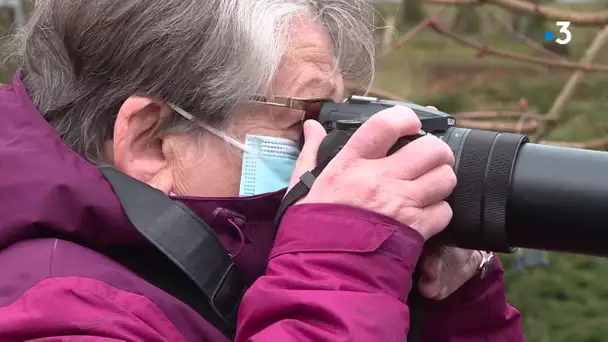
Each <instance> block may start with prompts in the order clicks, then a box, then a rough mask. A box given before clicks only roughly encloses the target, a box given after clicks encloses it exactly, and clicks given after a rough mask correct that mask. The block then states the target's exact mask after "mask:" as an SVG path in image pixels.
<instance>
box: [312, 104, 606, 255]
mask: <svg viewBox="0 0 608 342" xmlns="http://www.w3.org/2000/svg"><path fill="white" fill-rule="evenodd" d="M393 106H404V107H408V108H411V109H412V110H413V111H414V112H415V113H416V114H417V115H418V117H419V119H420V121H421V122H422V130H423V132H421V135H424V134H433V135H435V136H437V137H439V138H440V139H441V140H443V141H444V142H445V143H446V144H448V146H450V148H451V149H452V151H453V152H454V155H455V160H456V162H455V165H454V171H455V173H456V176H457V179H458V183H457V185H456V188H455V189H454V191H453V192H452V194H451V195H450V197H449V198H448V199H447V201H448V202H449V203H450V205H451V207H452V209H453V213H454V214H453V218H452V221H451V222H450V224H449V225H448V227H447V228H446V229H445V230H444V231H443V232H442V233H440V234H439V235H437V236H436V237H434V238H433V239H432V240H433V242H434V243H439V244H443V245H451V246H458V247H462V248H468V249H478V250H486V251H494V252H511V251H512V250H513V249H514V248H517V247H522V248H534V249H541V250H551V251H560V252H571V253H579V254H587V255H594V256H608V152H603V151H591V150H583V149H575V148H565V147H556V146H549V145H542V144H534V143H530V142H529V140H528V138H527V137H526V136H525V135H522V134H513V133H501V132H492V131H483V130H475V129H468V128H461V127H458V126H457V123H456V119H455V118H454V117H453V116H452V115H450V114H447V113H444V112H441V111H438V110H434V109H431V108H428V107H424V106H420V105H416V104H413V103H408V102H401V101H392V100H382V99H377V98H372V97H364V96H352V97H350V98H349V99H347V100H346V101H344V102H342V103H331V102H327V103H323V104H322V106H321V108H320V112H319V114H318V121H319V122H321V124H322V125H323V126H324V127H325V129H326V131H327V132H328V135H327V137H326V138H325V140H324V141H323V143H322V144H321V148H320V149H319V154H324V155H323V156H319V160H321V159H322V158H331V157H333V156H335V154H336V153H337V152H338V151H339V150H340V149H341V148H342V147H343V146H344V144H345V143H346V141H348V138H349V137H350V136H352V134H353V133H354V132H355V131H356V130H357V128H358V127H360V126H361V125H362V124H363V123H364V122H365V121H366V120H368V119H369V118H370V117H371V116H372V115H374V114H376V113H378V112H380V111H382V110H384V109H387V108H390V107H393ZM416 138H417V136H416V137H402V138H401V139H399V141H398V142H397V143H396V144H395V146H394V147H393V148H392V149H391V151H389V154H390V153H392V152H394V151H396V150H398V149H399V148H401V147H402V146H404V145H405V144H407V143H408V142H410V141H412V140H413V139H416ZM361 177H365V175H361Z"/></svg>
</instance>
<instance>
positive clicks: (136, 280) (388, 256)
mask: <svg viewBox="0 0 608 342" xmlns="http://www.w3.org/2000/svg"><path fill="white" fill-rule="evenodd" d="M0 194H1V197H0V270H2V275H1V276H0V340H1V341H25V340H29V341H31V340H35V341H83V340H91V339H90V338H88V337H94V338H93V339H92V340H95V341H220V342H221V341H227V339H226V338H225V337H224V336H223V335H221V334H220V333H219V332H218V331H217V330H216V329H215V328H214V327H213V326H212V325H211V324H209V323H208V322H206V321H205V320H204V319H203V318H201V317H200V316H199V315H198V314H197V313H196V312H195V311H194V310H192V309H191V308H190V307H188V306H187V305H185V304H184V303H182V302H180V301H178V300H177V299H175V298H174V297H172V296H171V295H169V294H167V293H165V292H163V291H162V290H160V289H158V288H156V287H154V286H152V285H151V284H150V283H148V282H146V281H145V280H144V279H142V278H140V277H138V276H136V275H135V274H134V273H132V272H130V271H129V270H128V269H126V268H124V267H122V266H121V265H120V264H118V263H116V262H115V261H113V260H111V259H109V258H107V257H105V256H104V255H101V254H99V253H97V252H94V251H93V250H92V249H89V248H87V247H84V245H88V246H90V247H92V248H93V247H106V248H117V249H118V248H128V249H129V250H130V251H132V253H134V255H135V254H138V255H142V256H145V255H146V253H149V252H150V248H151V247H150V246H149V245H148V244H146V243H145V241H144V240H143V239H142V238H141V237H140V236H139V235H138V233H137V232H136V231H135V229H134V228H132V227H131V225H130V223H129V221H128V219H127V218H126V216H125V215H124V213H123V211H122V209H121V207H120V204H119V202H118V200H117V198H116V197H115V195H114V193H113V192H112V189H111V187H110V185H109V183H107V182H106V180H105V179H104V178H103V177H102V175H101V174H100V172H99V171H98V170H97V168H96V167H95V166H93V165H92V164H90V163H88V162H87V161H86V160H85V159H83V158H82V157H81V156H80V155H78V154H76V153H74V152H73V151H72V150H71V149H70V148H69V147H68V146H66V145H65V144H64V143H63V142H62V141H61V139H60V138H59V137H58V136H57V134H56V133H55V132H54V131H53V129H52V127H51V126H49V124H48V123H47V122H46V121H45V120H44V118H43V117H42V116H41V115H40V113H39V112H38V111H37V110H36V108H35V107H34V106H33V105H32V103H31V100H30V98H29V96H28V94H27V91H26V90H25V88H24V86H23V84H22V82H21V74H17V75H16V76H15V79H14V82H13V85H12V86H3V85H0ZM281 196H282V193H280V192H278V193H274V194H269V195H262V196H257V197H253V198H248V199H243V200H240V201H234V200H226V199H221V198H217V199H213V198H211V199H208V200H204V201H201V200H197V199H192V198H180V199H179V200H180V201H182V202H184V203H185V204H186V205H188V206H189V207H191V208H192V209H193V210H194V211H195V212H196V213H197V214H198V215H200V216H201V217H202V218H203V219H204V220H205V221H206V222H207V223H209V224H210V225H211V226H212V227H213V229H214V230H216V231H217V233H218V235H219V236H220V239H221V241H222V243H223V244H224V245H225V246H226V248H227V249H228V250H230V251H235V249H236V248H238V245H239V238H238V237H235V236H234V234H233V233H234V231H233V230H231V228H230V227H231V226H230V225H229V224H228V223H227V222H226V219H225V218H224V217H222V216H221V215H217V213H218V212H222V211H217V210H215V209H217V208H223V209H226V210H229V211H231V212H233V213H236V214H238V215H240V216H241V217H242V218H243V220H242V222H239V226H240V227H241V228H242V230H243V233H244V235H245V239H246V241H247V243H246V244H245V247H244V249H243V251H242V253H240V254H239V256H238V257H237V258H236V259H235V261H236V263H237V265H238V267H239V268H240V269H241V270H242V271H243V273H244V274H245V276H246V278H247V280H248V281H249V282H250V283H252V285H251V287H250V289H249V290H248V291H247V293H246V295H245V297H244V298H243V302H242V304H241V307H240V312H239V322H238V328H237V337H236V341H281V342H283V341H364V342H369V341H399V342H402V341H405V336H406V332H407V330H408V322H409V314H408V307H407V305H406V297H407V295H408V293H409V291H410V289H411V287H412V283H411V280H410V279H411V277H412V269H413V268H414V265H415V264H416V261H417V259H418V257H419V254H420V251H421V249H422V245H423V240H422V238H421V237H420V236H419V235H418V234H417V233H416V232H415V231H414V230H412V229H410V228H408V227H404V226H401V225H400V224H399V223H397V222H395V221H393V220H391V219H388V218H386V217H383V216H380V215H376V214H374V213H370V212H367V211H363V210H358V209H354V208H350V207H345V206H339V205H321V204H309V205H300V206H296V207H293V208H291V209H290V210H289V211H288V212H287V213H286V215H285V216H284V221H283V224H282V226H281V229H280V231H279V234H278V236H277V238H276V241H275V243H274V245H273V242H272V220H273V218H274V215H275V212H276V210H277V208H278V205H279V203H280V200H281ZM224 212H225V211H224ZM214 213H215V214H214ZM232 228H234V227H232ZM66 240H71V241H76V242H82V243H74V242H68V241H66ZM267 262H268V263H267ZM254 281H255V282H254ZM85 336H86V337H87V338H85ZM423 341H424V342H444V341H445V342H447V341H450V342H482V341H483V342H486V341H492V342H500V341H509V342H514V341H523V337H522V332H521V321H520V317H519V313H518V312H517V311H516V310H515V309H514V308H512V307H510V306H509V305H507V303H506V300H505V295H504V287H503V278H502V269H501V267H500V265H499V264H498V263H497V264H496V265H495V266H494V267H493V268H492V269H491V272H490V273H489V276H488V277H487V278H485V279H484V280H483V281H482V280H479V279H474V280H471V281H469V282H468V283H467V284H465V285H464V286H463V287H462V288H461V289H460V290H459V291H458V292H456V293H455V294H453V295H452V296H451V297H449V298H448V299H447V300H444V301H441V302H436V303H432V304H430V305H429V306H428V309H427V311H426V316H425V326H424V328H423Z"/></svg>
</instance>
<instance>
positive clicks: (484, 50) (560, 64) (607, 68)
mask: <svg viewBox="0 0 608 342" xmlns="http://www.w3.org/2000/svg"><path fill="white" fill-rule="evenodd" d="M428 26H429V27H431V28H432V29H434V30H435V32H437V33H439V34H441V35H443V36H445V37H448V38H450V39H451V40H453V41H455V42H458V43H460V44H462V45H466V46H469V47H471V48H473V49H476V50H477V51H479V54H480V56H483V55H491V56H496V57H501V58H506V59H510V60H514V61H520V62H527V63H531V64H536V65H542V66H546V67H554V68H561V69H570V70H584V71H602V72H608V65H599V64H596V65H584V64H578V63H570V62H566V61H558V60H551V59H547V58H541V57H533V56H528V55H524V54H521V53H516V52H507V51H501V50H498V49H493V48H491V47H489V46H487V45H484V44H481V43H479V42H477V41H475V40H473V39H469V38H466V37H463V36H461V35H458V34H456V33H452V32H450V31H449V30H447V29H445V28H443V27H442V26H441V25H440V24H438V23H437V22H430V23H429V24H428Z"/></svg>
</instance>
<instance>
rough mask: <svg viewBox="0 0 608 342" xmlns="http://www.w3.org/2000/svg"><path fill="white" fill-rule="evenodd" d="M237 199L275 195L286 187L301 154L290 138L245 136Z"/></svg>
mask: <svg viewBox="0 0 608 342" xmlns="http://www.w3.org/2000/svg"><path fill="white" fill-rule="evenodd" d="M245 146H246V147H247V149H245V153H244V154H243V169H242V171H241V188H240V190H239V196H253V195H259V194H263V193H268V192H274V191H277V190H280V189H283V188H286V187H288V186H289V180H290V179H291V174H292V173H293V170H294V169H295V167H296V160H297V159H298V155H299V154H300V150H299V149H298V144H297V143H296V142H294V141H291V140H289V139H283V138H276V137H267V136H260V135H247V137H246V138H245Z"/></svg>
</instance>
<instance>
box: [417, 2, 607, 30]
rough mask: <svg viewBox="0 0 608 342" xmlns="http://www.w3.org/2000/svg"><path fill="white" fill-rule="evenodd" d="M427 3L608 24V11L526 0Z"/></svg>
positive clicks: (576, 21)
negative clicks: (492, 7)
mask: <svg viewBox="0 0 608 342" xmlns="http://www.w3.org/2000/svg"><path fill="white" fill-rule="evenodd" d="M425 3H427V4H437V5H474V4H480V5H481V4H486V3H487V4H494V5H498V6H500V7H503V8H506V9H510V10H514V11H518V12H522V13H528V14H532V15H536V16H539V17H542V18H544V19H547V20H555V21H558V20H563V21H571V22H572V24H574V25H578V26H604V25H606V24H608V11H600V12H585V13H583V12H573V11H569V10H561V9H557V8H552V7H550V6H546V5H536V4H534V3H532V2H528V1H524V0H425Z"/></svg>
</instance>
